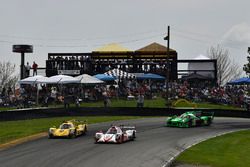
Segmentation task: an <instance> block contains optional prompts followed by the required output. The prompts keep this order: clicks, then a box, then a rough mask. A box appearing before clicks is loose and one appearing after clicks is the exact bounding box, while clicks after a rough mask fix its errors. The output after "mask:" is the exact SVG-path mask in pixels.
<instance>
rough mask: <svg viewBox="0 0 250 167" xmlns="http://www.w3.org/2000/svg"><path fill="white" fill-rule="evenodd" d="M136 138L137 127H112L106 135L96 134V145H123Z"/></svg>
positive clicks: (100, 132)
mask: <svg viewBox="0 0 250 167" xmlns="http://www.w3.org/2000/svg"><path fill="white" fill-rule="evenodd" d="M135 138H136V129H135V126H124V125H120V126H111V127H110V128H109V129H108V131H107V132H106V133H103V132H102V131H99V132H97V133H96V134H95V142H96V143H123V142H126V141H129V140H134V139H135Z"/></svg>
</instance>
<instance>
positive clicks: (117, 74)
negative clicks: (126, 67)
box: [104, 68, 135, 79]
mask: <svg viewBox="0 0 250 167" xmlns="http://www.w3.org/2000/svg"><path fill="white" fill-rule="evenodd" d="M104 74H105V75H110V76H113V77H114V78H117V79H118V78H135V75H134V74H132V73H128V72H125V71H122V70H119V69H117V68H115V69H113V70H110V71H107V72H105V73H104Z"/></svg>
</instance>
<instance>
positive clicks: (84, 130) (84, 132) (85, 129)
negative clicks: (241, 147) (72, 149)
mask: <svg viewBox="0 0 250 167" xmlns="http://www.w3.org/2000/svg"><path fill="white" fill-rule="evenodd" d="M86 132H87V128H86V127H85V128H84V129H83V132H82V134H83V135H85V134H86Z"/></svg>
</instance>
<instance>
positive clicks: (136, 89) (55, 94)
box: [0, 79, 250, 108]
mask: <svg viewBox="0 0 250 167" xmlns="http://www.w3.org/2000/svg"><path fill="white" fill-rule="evenodd" d="M167 92H168V93H169V96H168V97H169V98H170V99H171V100H172V101H174V100H177V99H181V98H182V99H187V100H190V101H193V102H208V103H212V104H222V105H232V106H237V107H242V108H249V103H250V96H249V92H250V86H248V85H225V86H217V87H215V86H203V87H202V86H200V87H197V86H195V87H194V86H192V84H189V83H188V82H187V81H184V82H182V83H177V82H172V83H170V84H169V90H168V91H166V86H165V83H164V82H157V81H149V80H144V81H137V80H135V79H130V80H123V81H121V82H119V83H116V84H114V83H113V84H110V85H95V86H87V87H86V86H84V87H82V86H79V85H53V86H51V85H42V86H40V88H39V89H38V91H37V87H36V86H34V85H33V86H32V85H21V86H20V88H19V90H14V89H12V88H11V87H8V88H2V91H1V98H0V105H1V106H16V107H27V106H30V105H33V104H36V101H37V100H38V102H39V104H42V105H43V106H48V104H51V103H62V104H64V105H65V107H68V106H69V104H70V103H75V104H78V105H79V103H80V102H81V101H83V102H89V101H100V100H103V101H104V106H105V107H108V106H109V105H110V103H111V101H110V100H112V99H113V98H117V99H118V98H120V99H122V98H123V99H127V100H131V99H135V100H137V105H138V107H143V102H144V98H145V99H155V98H157V97H163V98H166V93H167ZM37 93H39V97H38V99H37Z"/></svg>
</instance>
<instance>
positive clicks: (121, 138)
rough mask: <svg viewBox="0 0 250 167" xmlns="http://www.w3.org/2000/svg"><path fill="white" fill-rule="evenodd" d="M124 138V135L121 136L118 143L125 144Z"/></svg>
mask: <svg viewBox="0 0 250 167" xmlns="http://www.w3.org/2000/svg"><path fill="white" fill-rule="evenodd" d="M123 138H124V136H123V135H121V136H120V137H119V139H118V143H119V144H122V143H123Z"/></svg>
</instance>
